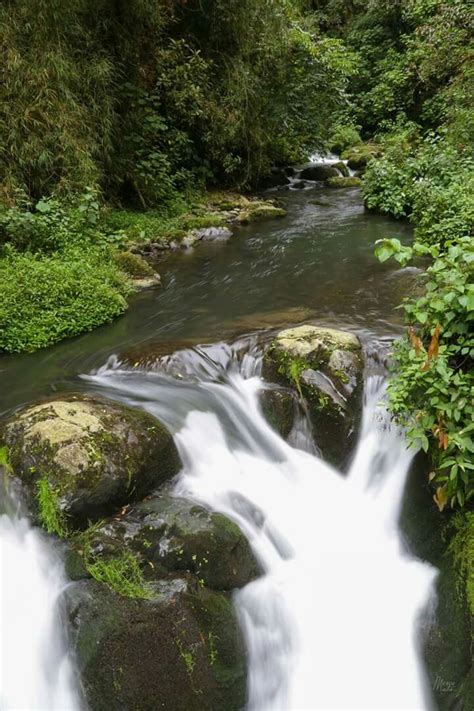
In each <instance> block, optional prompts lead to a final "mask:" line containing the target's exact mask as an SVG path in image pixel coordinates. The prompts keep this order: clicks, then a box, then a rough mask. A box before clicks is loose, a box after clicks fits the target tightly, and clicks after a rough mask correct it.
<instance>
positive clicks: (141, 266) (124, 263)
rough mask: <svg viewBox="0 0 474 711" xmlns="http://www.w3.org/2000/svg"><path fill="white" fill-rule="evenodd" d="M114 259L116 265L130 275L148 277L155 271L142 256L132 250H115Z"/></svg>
mask: <svg viewBox="0 0 474 711" xmlns="http://www.w3.org/2000/svg"><path fill="white" fill-rule="evenodd" d="M114 259H115V263H116V264H117V266H118V267H119V268H120V269H121V270H122V271H123V272H125V274H128V275H129V276H131V277H148V276H153V274H154V273H155V271H154V269H153V268H152V267H151V266H150V265H149V264H148V262H146V261H145V260H144V259H143V257H140V255H138V254H133V252H117V254H116V255H115V257H114Z"/></svg>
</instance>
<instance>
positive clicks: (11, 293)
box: [0, 248, 130, 353]
mask: <svg viewBox="0 0 474 711" xmlns="http://www.w3.org/2000/svg"><path fill="white" fill-rule="evenodd" d="M129 291H130V287H129V285H128V282H127V280H126V278H125V276H124V275H123V274H122V273H121V272H120V271H119V269H118V267H117V266H116V265H115V264H114V263H113V261H112V259H111V256H110V253H109V251H108V250H107V249H97V248H96V249H93V248H89V249H87V250H79V249H77V248H71V249H69V250H68V251H65V252H64V253H60V254H59V253H57V254H53V255H40V254H32V253H25V254H20V253H18V252H16V251H14V250H12V249H9V250H6V255H5V256H4V258H3V259H1V260H0V297H1V298H0V350H3V351H7V352H10V353H13V352H20V351H33V350H36V349H38V348H43V347H45V346H49V345H51V344H53V343H56V342H58V341H60V340H61V339H63V338H69V337H72V336H77V335H79V334H80V333H83V332H85V331H90V330H92V329H93V328H95V327H96V326H100V325H101V324H103V323H107V322H109V321H111V320H112V319H113V318H115V317H116V316H118V315H119V314H121V313H123V311H125V309H126V308H127V302H126V301H125V296H126V295H127V294H128V293H129Z"/></svg>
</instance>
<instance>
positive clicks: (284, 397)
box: [260, 387, 296, 439]
mask: <svg viewBox="0 0 474 711" xmlns="http://www.w3.org/2000/svg"><path fill="white" fill-rule="evenodd" d="M295 406H296V403H295V396H294V393H293V392H292V391H291V390H290V389H289V388H282V387H270V388H265V390H262V392H261V393H260V407H261V408H262V412H263V414H264V416H265V419H266V420H267V421H268V423H269V424H270V425H271V426H272V427H273V429H274V430H275V431H276V432H278V434H279V435H280V436H281V437H283V439H287V438H288V437H289V435H290V432H291V430H292V429H293V422H294V419H295Z"/></svg>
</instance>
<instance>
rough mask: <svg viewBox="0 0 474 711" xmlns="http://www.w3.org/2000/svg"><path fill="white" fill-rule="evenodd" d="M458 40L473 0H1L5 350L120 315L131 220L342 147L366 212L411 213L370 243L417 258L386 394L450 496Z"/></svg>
mask: <svg viewBox="0 0 474 711" xmlns="http://www.w3.org/2000/svg"><path fill="white" fill-rule="evenodd" d="M472 36H473V33H472V13H471V9H470V3H469V2H468V0H397V1H396V2H392V1H390V2H389V1H388V0H384V1H383V2H380V1H376V0H368V1H367V0H364V1H363V0H352V1H351V2H350V3H347V2H343V1H342V0H277V1H273V0H225V1H224V0H199V1H198V0H188V1H185V0H132V1H131V2H128V3H124V2H121V0H101V1H100V2H92V0H73V2H68V3H67V4H65V3H62V2H60V1H59V0H38V1H36V2H32V0H21V2H19V1H14V0H8V1H7V2H4V3H3V4H2V7H1V8H0V45H1V47H2V52H3V57H4V62H3V64H2V82H1V83H0V137H1V142H0V175H1V184H0V203H1V205H0V248H1V250H2V252H1V256H0V294H1V297H2V298H1V301H0V350H4V351H21V350H32V349H35V348H38V347H42V346H45V345H48V344H50V343H54V342H56V341H58V340H60V339H61V338H64V337H67V336H72V335H76V334H78V333H81V332H82V331H85V330H89V329H91V328H93V327H95V326H97V325H99V324H101V323H105V322H107V321H109V320H111V319H112V318H114V317H115V316H117V315H118V314H119V313H121V312H122V311H123V310H124V309H125V308H126V300H125V299H126V296H127V294H128V293H129V291H130V285H129V284H128V282H127V279H126V277H125V274H124V272H126V271H128V272H131V273H132V274H134V272H135V271H136V269H138V270H140V265H139V264H138V263H135V261H134V259H133V257H132V256H131V255H129V254H126V255H122V256H119V255H118V253H117V251H118V250H121V249H122V250H123V248H124V247H125V245H126V243H127V238H130V237H131V236H132V237H136V236H137V235H141V236H144V235H145V236H146V235H147V234H148V233H152V234H153V235H154V237H155V238H156V235H157V234H168V235H170V236H172V235H178V234H182V227H183V226H184V227H185V226H187V225H190V224H196V225H199V224H203V225H204V224H206V220H207V217H206V215H205V214H202V211H201V213H200V212H199V210H198V211H197V214H193V215H191V216H190V215H189V214H187V213H188V212H189V210H190V209H191V208H192V206H193V205H194V206H195V205H196V204H197V203H198V201H199V200H198V197H197V196H199V194H200V193H201V192H202V191H203V190H204V189H205V188H206V187H209V186H212V185H216V184H218V185H219V186H240V187H251V186H253V185H255V184H257V183H258V181H259V179H261V178H262V177H263V176H265V175H266V174H268V172H269V170H270V168H271V166H272V165H274V164H280V165H284V164H287V163H291V162H294V161H297V160H300V159H301V158H302V157H303V156H304V155H307V153H308V151H310V150H312V149H314V148H317V147H324V146H325V145H326V146H329V147H331V148H333V149H335V150H337V151H338V152H342V153H343V152H344V151H346V150H347V149H349V150H351V149H352V150H353V153H352V156H353V160H354V161H356V162H357V160H359V161H360V163H361V165H363V164H364V163H366V162H367V161H368V168H367V171H366V174H365V179H364V195H365V200H366V204H367V206H368V207H369V208H370V209H375V210H379V211H382V212H385V213H388V214H391V215H393V216H394V217H395V218H408V219H410V220H411V222H412V223H413V225H414V227H415V244H414V245H413V247H412V248H410V249H407V248H404V247H402V245H400V244H399V243H397V242H396V241H394V240H386V241H384V242H383V243H381V244H380V245H378V255H379V257H380V258H381V259H388V258H389V257H391V256H393V257H395V258H396V259H398V261H399V262H401V263H402V264H406V263H407V262H408V261H409V260H410V259H419V258H420V257H421V259H422V260H424V261H422V262H420V263H421V264H422V265H424V266H428V269H427V272H426V279H425V282H424V285H423V293H421V294H419V296H418V297H417V298H416V299H412V300H411V301H408V302H407V303H406V304H405V306H404V308H405V313H406V318H407V325H408V326H409V329H408V335H407V337H406V339H404V340H403V341H402V342H401V343H400V345H399V346H398V348H397V351H396V355H395V377H394V378H393V379H392V383H391V386H390V395H391V405H392V409H393V411H394V413H395V415H396V416H397V417H398V419H399V420H400V421H401V422H402V423H403V424H404V425H405V426H406V427H407V430H408V436H409V437H410V438H411V439H412V441H413V442H415V443H417V444H420V445H421V446H422V447H423V448H424V449H425V450H427V451H429V452H430V455H431V459H432V465H433V467H432V473H431V475H430V476H431V478H432V480H433V482H434V485H435V487H436V493H435V498H436V501H437V503H438V505H439V507H440V508H441V509H442V508H444V507H445V505H446V504H450V505H451V506H454V505H459V506H464V505H465V504H466V503H468V502H469V501H470V500H471V497H472V496H473V495H474V464H473V452H474V444H473V426H472V416H473V388H474V384H473V360H474V342H473V330H474V329H473V313H474V303H473V302H474V295H473V280H472V270H473V247H472V233H473V223H474V198H473V194H474V177H473V175H474V171H473V169H474V162H473V155H474V121H473V112H472V106H473V97H474V71H473V66H474V64H473V62H472V57H473V43H472ZM447 37H449V42H448V41H447ZM368 139H370V142H369V143H367V141H368ZM363 140H364V141H366V143H362V141H363ZM354 146H356V149H355V152H354ZM343 155H344V153H343ZM426 260H431V264H430V265H429V264H427V261H426ZM142 269H143V267H142Z"/></svg>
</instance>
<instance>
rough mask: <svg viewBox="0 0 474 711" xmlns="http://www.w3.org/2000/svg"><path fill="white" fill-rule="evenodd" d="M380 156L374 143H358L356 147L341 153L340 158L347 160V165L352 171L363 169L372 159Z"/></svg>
mask: <svg viewBox="0 0 474 711" xmlns="http://www.w3.org/2000/svg"><path fill="white" fill-rule="evenodd" d="M380 155H381V149H380V146H378V145H376V144H375V143H360V144H359V145H357V146H353V147H352V148H348V149H347V150H345V151H344V152H343V154H342V155H341V158H342V159H343V160H347V165H348V166H349V168H352V169H353V170H361V169H364V168H365V167H366V165H367V163H368V162H369V161H370V160H372V158H378V157H379V156H380Z"/></svg>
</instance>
